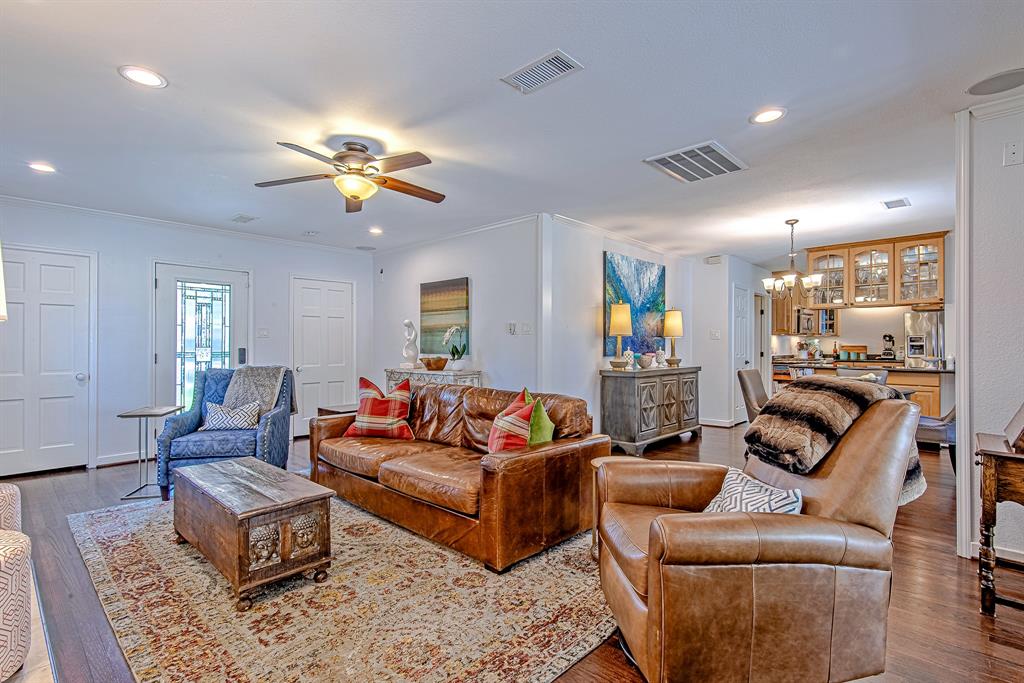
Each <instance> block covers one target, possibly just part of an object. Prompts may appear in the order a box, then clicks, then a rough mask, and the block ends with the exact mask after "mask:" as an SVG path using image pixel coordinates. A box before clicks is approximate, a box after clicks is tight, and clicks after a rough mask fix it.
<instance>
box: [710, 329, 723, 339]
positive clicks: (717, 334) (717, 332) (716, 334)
mask: <svg viewBox="0 0 1024 683" xmlns="http://www.w3.org/2000/svg"><path fill="white" fill-rule="evenodd" d="M711 338H712V339H715V340H718V339H721V338H722V331H721V330H711Z"/></svg>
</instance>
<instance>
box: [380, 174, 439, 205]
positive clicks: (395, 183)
mask: <svg viewBox="0 0 1024 683" xmlns="http://www.w3.org/2000/svg"><path fill="white" fill-rule="evenodd" d="M370 180H372V181H373V182H375V183H377V184H378V185H380V186H381V187H382V188H384V189H385V190H394V191H395V192H401V193H402V194H407V195H411V196H413V197H417V198H419V199H426V200H427V201H428V202H434V203H435V204H440V203H441V202H443V201H444V195H443V194H441V193H440V192H434V191H433V190H428V189H427V188H425V187H420V186H419V185H413V184H412V183H407V182H405V181H404V180H397V179H395V178H389V177H388V176H382V175H379V176H377V177H376V178H370Z"/></svg>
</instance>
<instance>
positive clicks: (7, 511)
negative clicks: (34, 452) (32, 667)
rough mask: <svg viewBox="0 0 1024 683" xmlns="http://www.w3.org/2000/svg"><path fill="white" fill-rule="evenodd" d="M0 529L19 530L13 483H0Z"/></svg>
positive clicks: (18, 499) (18, 498) (18, 506)
mask: <svg viewBox="0 0 1024 683" xmlns="http://www.w3.org/2000/svg"><path fill="white" fill-rule="evenodd" d="M0 529H8V530H10V531H21V490H20V489H18V487H17V486H15V485H14V484H0ZM0 680H2V679H0Z"/></svg>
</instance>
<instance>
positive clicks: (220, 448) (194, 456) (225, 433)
mask: <svg viewBox="0 0 1024 683" xmlns="http://www.w3.org/2000/svg"><path fill="white" fill-rule="evenodd" d="M234 372H235V371H234V370H231V369H219V368H214V369H210V370H205V371H203V372H199V373H196V383H195V393H194V394H193V399H192V407H191V408H190V409H189V410H188V412H185V413H181V414H179V415H175V416H174V417H170V418H168V419H167V421H166V422H164V430H163V432H161V434H160V436H158V437H157V439H156V449H157V469H156V472H157V474H156V483H157V484H158V485H159V486H160V495H161V496H162V497H163V499H164V500H168V499H169V498H170V488H171V479H172V477H171V470H173V469H174V468H175V467H182V466H184V465H198V464H201V463H204V462H210V461H213V460H219V459H221V458H241V457H245V456H247V455H251V456H253V457H256V458H259V459H260V460H263V461H264V462H268V463H270V464H271V465H277V466H278V467H280V468H281V469H284V468H285V466H286V465H287V463H288V436H289V419H290V417H291V398H292V383H293V381H294V380H293V378H292V371H291V370H285V373H284V381H283V382H281V392H280V393H279V394H278V396H277V402H276V403H275V404H274V408H273V410H271V411H270V412H267V413H265V414H264V415H263V416H262V417H261V418H260V422H259V426H257V428H256V429H224V430H214V431H204V432H200V431H198V430H199V426H200V425H201V424H202V423H203V420H205V419H206V404H207V402H209V403H223V402H224V394H225V393H227V390H228V383H229V382H230V381H231V376H232V375H233V374H234Z"/></svg>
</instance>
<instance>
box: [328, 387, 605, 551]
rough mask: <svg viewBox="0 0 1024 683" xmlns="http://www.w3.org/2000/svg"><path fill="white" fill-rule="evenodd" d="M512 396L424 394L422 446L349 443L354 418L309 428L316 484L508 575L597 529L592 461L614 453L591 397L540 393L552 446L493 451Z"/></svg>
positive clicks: (416, 409) (468, 390)
mask: <svg viewBox="0 0 1024 683" xmlns="http://www.w3.org/2000/svg"><path fill="white" fill-rule="evenodd" d="M515 396H516V393H515V392H512V391H500V390H497V389H481V388H475V387H466V386H456V385H441V386H424V387H421V388H419V389H417V390H416V391H415V393H414V394H413V398H412V410H411V414H410V417H409V424H410V426H411V427H412V431H413V434H414V435H415V436H416V440H415V441H401V440H396V439H381V438H368V437H351V438H345V437H342V434H343V433H344V432H345V430H346V429H347V428H348V426H349V425H350V424H351V423H352V421H353V420H354V417H353V416H336V417H318V418H315V419H312V420H310V423H309V456H310V465H311V478H312V479H313V481H316V482H319V483H321V484H323V485H324V486H329V487H331V488H333V489H334V490H335V491H337V493H338V495H339V496H340V497H342V498H344V499H345V500H347V501H349V502H352V503H354V504H356V505H358V506H359V507H361V508H363V509H365V510H368V511H370V512H372V513H374V514H375V515H378V516H379V517H383V518H385V519H388V520H390V521H392V522H394V523H396V524H400V525H401V526H403V527H405V528H406V529H410V530H412V531H415V532H416V533H418V534H420V535H422V536H426V537H427V538H430V539H432V540H434V541H437V542H438V543H443V544H445V545H448V546H451V547H452V548H454V549H456V550H458V551H460V552H462V553H465V554H466V555H469V556H471V557H474V558H476V559H478V560H480V561H481V562H483V563H484V564H485V565H486V566H487V567H488V568H490V569H493V570H495V571H502V570H504V569H505V568H507V567H509V566H510V565H512V564H514V563H515V562H518V561H519V560H522V559H524V558H526V557H529V556H530V555H533V554H535V553H538V552H540V551H541V550H544V549H545V548H548V547H550V546H552V545H555V544H556V543H559V542H561V541H563V540H565V539H567V538H569V537H570V536H573V535H575V534H577V533H579V532H580V531H583V530H585V529H589V528H590V527H591V525H592V520H593V498H592V483H591V482H592V478H591V475H590V468H589V462H590V460H591V459H592V458H596V457H598V456H601V455H608V453H609V451H610V448H611V442H610V441H609V439H608V437H607V436H604V435H602V434H598V435H594V434H592V433H591V432H592V431H593V420H592V418H591V417H590V415H588V414H587V404H586V402H585V401H583V400H582V399H578V398H570V397H568V396H560V395H558V394H538V395H537V397H538V398H539V400H540V401H541V402H542V403H543V405H544V408H545V410H546V411H547V413H548V416H549V417H550V418H551V420H552V422H554V423H555V433H554V440H553V441H552V442H551V443H547V444H542V445H538V446H532V447H528V448H524V449H520V450H513V451H506V452H500V453H487V437H488V435H489V434H490V431H491V424H492V423H493V422H494V417H495V416H496V415H497V414H498V413H499V412H501V411H502V410H504V409H505V408H506V407H508V405H509V404H510V403H511V402H512V399H514V398H515Z"/></svg>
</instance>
